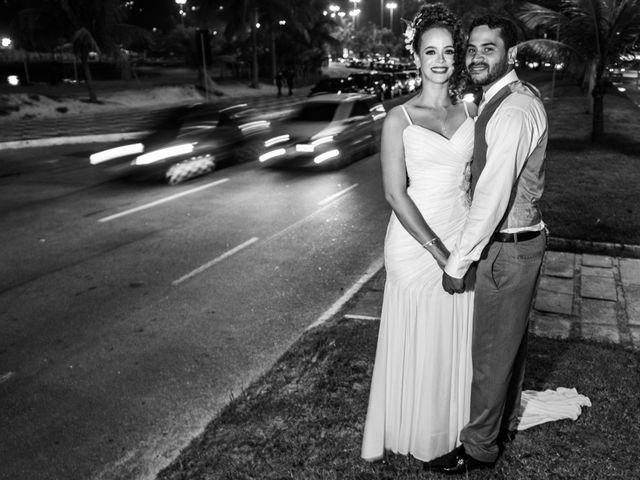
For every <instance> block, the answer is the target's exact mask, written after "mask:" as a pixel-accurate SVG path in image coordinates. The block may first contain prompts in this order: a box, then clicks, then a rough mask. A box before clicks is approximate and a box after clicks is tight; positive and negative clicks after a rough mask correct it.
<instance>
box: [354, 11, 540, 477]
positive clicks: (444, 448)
mask: <svg viewBox="0 0 640 480" xmlns="http://www.w3.org/2000/svg"><path fill="white" fill-rule="evenodd" d="M405 36H406V39H407V48H408V49H409V50H410V51H411V52H412V53H413V55H414V60H415V62H416V65H417V67H418V69H419V71H420V75H421V78H422V88H421V91H420V92H419V93H418V94H417V95H416V96H414V97H413V98H411V99H410V100H409V101H407V102H406V103H405V104H404V105H400V106H398V107H395V108H393V109H392V110H391V111H390V112H389V114H388V116H387V118H386V119H385V123H384V126H383V131H382V147H381V161H382V173H383V186H384V191H385V196H386V199H387V201H388V203H389V204H390V206H391V208H392V210H393V213H392V215H391V219H390V222H389V226H388V229H387V235H386V238H385V248H384V256H385V268H386V274H387V277H386V284H385V291H384V301H383V306H382V316H381V322H380V331H379V336H378V346H377V351H376V359H375V366H374V371H373V377H372V382H371V392H370V398H369V407H368V412H367V419H366V423H365V430H364V438H363V444H362V457H363V458H364V459H366V460H370V461H373V460H377V459H380V458H382V457H383V456H384V452H385V451H386V450H388V451H392V452H394V453H399V454H411V455H413V456H414V457H415V458H417V459H418V460H421V461H423V462H425V467H428V468H432V469H434V470H439V471H443V472H446V473H452V474H455V473H464V472H466V471H468V470H471V469H474V468H479V467H490V466H492V465H493V464H494V463H495V462H496V460H497V458H498V456H499V453H500V449H501V447H502V446H503V445H504V444H505V443H506V442H508V441H510V440H512V439H513V437H514V435H515V432H516V430H517V427H518V421H519V419H518V414H519V406H520V396H521V390H522V383H523V378H524V367H525V356H526V347H527V328H528V316H529V310H530V307H531V302H532V299H533V295H534V291H535V286H536V282H537V279H538V275H539V271H540V266H541V264H542V259H543V255H544V250H545V244H546V233H545V225H544V223H543V221H542V218H541V215H540V211H539V209H538V202H539V199H540V196H541V194H542V191H543V186H544V160H545V150H546V145H547V117H546V113H545V109H544V106H543V104H542V101H541V99H540V98H539V94H538V92H537V90H536V89H535V88H534V87H532V86H531V85H529V84H527V83H525V82H523V81H521V80H520V79H519V78H518V76H517V75H516V73H515V71H514V63H515V59H516V47H515V45H516V41H517V36H516V30H515V27H514V26H513V24H512V23H511V22H510V21H508V20H506V19H503V18H500V17H495V16H484V17H480V18H476V19H475V20H473V21H472V23H471V26H470V28H469V31H468V38H465V37H466V36H465V35H464V33H463V32H462V31H461V27H460V22H459V20H458V18H457V17H456V16H455V15H453V14H452V13H451V12H450V11H449V10H448V9H447V8H446V7H445V6H443V5H442V4H430V5H425V6H423V7H422V9H421V10H420V11H419V12H418V13H417V15H416V16H415V18H414V19H413V21H412V22H411V23H410V24H409V25H408V28H407V31H406V33H405ZM464 78H470V79H471V81H472V82H473V83H474V84H476V85H480V86H482V90H483V98H482V100H481V102H480V106H479V108H477V107H476V106H475V104H474V103H470V102H464V101H462V100H460V99H459V93H460V88H461V86H462V85H463V82H464ZM472 160H473V161H472Z"/></svg>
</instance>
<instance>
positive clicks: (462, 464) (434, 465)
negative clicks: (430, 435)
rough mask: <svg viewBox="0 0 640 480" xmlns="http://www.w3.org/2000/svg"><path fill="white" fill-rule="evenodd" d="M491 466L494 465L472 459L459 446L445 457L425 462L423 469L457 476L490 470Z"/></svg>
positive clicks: (461, 446)
mask: <svg viewBox="0 0 640 480" xmlns="http://www.w3.org/2000/svg"><path fill="white" fill-rule="evenodd" d="M493 465H494V463H488V462H481V461H480V460H477V459H475V458H473V457H472V456H471V455H469V454H468V453H467V452H466V451H465V450H464V446H463V445H460V446H459V447H457V448H456V449H454V450H452V451H451V452H449V453H447V454H446V455H443V456H441V457H438V458H436V459H435V460H431V461H430V462H426V463H425V464H424V468H425V469H427V470H437V471H439V472H442V473H446V474H449V475H459V474H462V473H466V472H469V471H471V470H477V469H480V468H491V467H493Z"/></svg>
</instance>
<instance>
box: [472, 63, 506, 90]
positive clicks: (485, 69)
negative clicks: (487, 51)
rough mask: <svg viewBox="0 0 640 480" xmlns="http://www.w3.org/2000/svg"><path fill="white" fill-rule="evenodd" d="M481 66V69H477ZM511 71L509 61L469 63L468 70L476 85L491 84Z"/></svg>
mask: <svg viewBox="0 0 640 480" xmlns="http://www.w3.org/2000/svg"><path fill="white" fill-rule="evenodd" d="M478 68H480V70H476V69H478ZM508 71H509V63H507V62H504V63H499V64H495V65H493V66H492V65H489V64H488V63H484V62H478V63H470V64H469V65H467V72H468V73H469V76H470V77H471V80H472V81H473V83H474V84H475V85H480V86H484V85H489V84H490V83H493V82H495V81H496V80H497V79H499V78H501V77H503V76H505V75H506V73H507V72H508Z"/></svg>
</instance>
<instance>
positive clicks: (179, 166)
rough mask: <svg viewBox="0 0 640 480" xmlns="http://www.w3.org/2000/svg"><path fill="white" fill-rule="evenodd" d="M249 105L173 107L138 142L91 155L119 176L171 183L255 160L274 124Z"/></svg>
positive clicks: (97, 166)
mask: <svg viewBox="0 0 640 480" xmlns="http://www.w3.org/2000/svg"><path fill="white" fill-rule="evenodd" d="M259 117H260V112H259V111H258V110H256V109H253V108H249V107H248V106H247V105H246V104H239V105H230V106H227V107H221V106H220V105H212V104H207V103H198V104H193V105H188V106H181V107H176V108H173V109H169V110H168V111H167V112H166V114H165V115H164V117H163V118H162V119H160V120H159V122H158V123H157V124H156V125H155V127H153V128H152V129H151V133H150V134H149V135H147V136H146V137H144V138H142V139H140V140H139V141H135V142H131V143H127V144H123V145H119V146H117V147H114V148H109V149H107V150H102V151H99V152H95V153H93V154H92V155H91V156H90V157H89V161H90V163H91V164H92V165H95V166H96V168H101V169H103V170H104V171H105V172H106V173H110V174H115V175H126V176H136V177H142V178H159V179H164V180H166V182H167V183H169V184H170V185H174V184H177V183H180V182H182V181H184V180H187V179H190V178H193V177H196V176H199V175H204V174H206V173H209V172H211V171H213V170H214V169H218V168H222V167H225V166H228V165H230V164H233V163H237V162H240V161H246V160H251V159H254V158H255V157H251V156H250V152H251V147H252V142H256V141H258V142H260V141H262V140H263V139H262V138H261V137H260V135H263V134H266V132H267V131H268V130H269V128H270V122H268V121H266V120H261V119H260V118H259Z"/></svg>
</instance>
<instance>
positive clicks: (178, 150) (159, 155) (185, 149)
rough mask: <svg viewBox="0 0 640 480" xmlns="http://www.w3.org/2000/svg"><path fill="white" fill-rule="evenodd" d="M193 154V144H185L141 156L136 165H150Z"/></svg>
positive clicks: (135, 162)
mask: <svg viewBox="0 0 640 480" xmlns="http://www.w3.org/2000/svg"><path fill="white" fill-rule="evenodd" d="M191 152H193V144H192V143H184V144H182V145H174V146H172V147H167V148H161V149H159V150H155V151H153V152H149V153H145V154H144V155H140V156H139V157H137V158H136V159H135V160H134V161H133V164H134V165H148V164H150V163H154V162H158V161H160V160H165V159H167V158H171V157H178V156H180V155H186V154H187V153H191Z"/></svg>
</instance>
